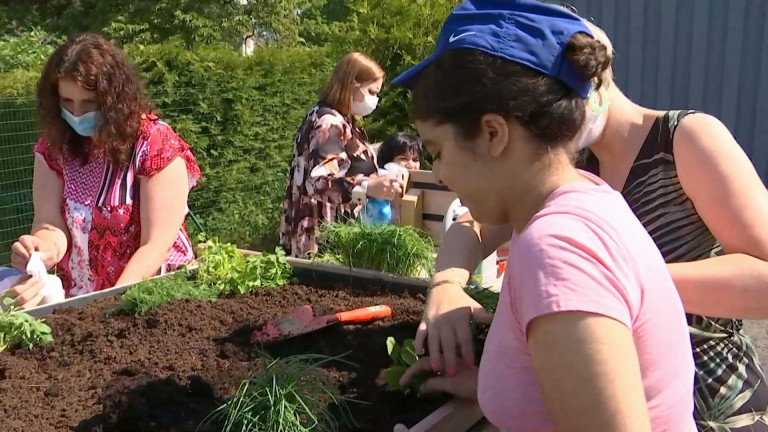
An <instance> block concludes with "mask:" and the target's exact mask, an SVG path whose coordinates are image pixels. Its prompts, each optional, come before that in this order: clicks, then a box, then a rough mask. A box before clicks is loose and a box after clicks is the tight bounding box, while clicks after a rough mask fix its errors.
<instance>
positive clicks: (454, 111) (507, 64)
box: [412, 33, 612, 148]
mask: <svg viewBox="0 0 768 432" xmlns="http://www.w3.org/2000/svg"><path fill="white" fill-rule="evenodd" d="M563 57H564V61H568V62H569V63H570V65H571V66H572V68H573V69H574V70H575V71H576V72H577V73H578V74H580V75H581V77H582V78H583V79H584V80H585V81H595V82H596V85H597V86H600V85H602V83H603V78H604V76H605V75H604V74H605V72H606V71H609V70H610V67H611V61H612V58H611V52H610V50H609V48H608V47H606V46H605V45H604V44H603V43H601V42H600V41H599V40H596V39H594V38H592V37H591V36H589V35H588V34H584V33H577V34H574V35H573V36H572V37H571V39H570V40H569V41H568V43H567V45H566V46H565V49H564V52H563ZM412 113H413V116H414V119H415V120H421V121H433V122H436V123H438V124H451V125H453V126H454V127H456V128H457V129H458V131H459V132H460V133H461V134H462V135H463V137H464V138H465V139H467V140H471V139H474V138H476V137H477V134H478V133H479V132H480V119H481V117H482V116H483V115H485V114H489V113H493V114H498V115H501V116H502V117H504V118H506V119H510V120H511V119H514V120H515V121H516V122H518V123H519V124H520V125H521V126H523V127H524V128H525V129H526V130H528V131H529V132H531V134H532V135H533V136H534V137H535V138H536V139H537V140H538V141H539V143H540V144H541V145H542V146H544V147H546V148H554V147H559V146H564V145H565V144H566V143H568V142H569V141H570V140H572V139H573V138H574V137H575V136H576V134H577V133H578V132H579V129H580V128H581V125H582V124H583V122H584V99H582V98H581V97H580V96H579V94H577V93H576V91H574V90H573V89H571V88H570V87H568V86H567V85H566V84H565V83H564V82H562V81H560V80H559V79H557V78H553V77H550V76H549V75H546V74H544V73H541V72H539V71H537V70H534V69H532V68H530V67H528V66H525V65H523V64H521V63H517V62H513V61H510V60H506V59H504V58H501V57H498V56H494V55H491V54H488V53H485V52H483V51H480V50H475V49H470V48H458V49H453V50H449V51H446V52H444V53H443V54H441V55H440V56H439V57H438V58H437V59H435V60H434V61H433V62H432V63H431V64H430V65H429V66H427V67H426V68H425V69H424V70H423V71H422V72H421V73H420V74H419V76H418V78H417V81H416V83H415V85H414V86H413V110H412Z"/></svg>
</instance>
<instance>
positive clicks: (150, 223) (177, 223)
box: [116, 157, 189, 285]
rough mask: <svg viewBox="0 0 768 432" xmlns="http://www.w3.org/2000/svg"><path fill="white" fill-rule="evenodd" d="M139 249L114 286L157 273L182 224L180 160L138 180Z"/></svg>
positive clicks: (184, 182) (183, 204) (183, 190)
mask: <svg viewBox="0 0 768 432" xmlns="http://www.w3.org/2000/svg"><path fill="white" fill-rule="evenodd" d="M139 187H140V190H139V193H140V194H141V215H140V217H141V246H139V249H138V250H136V252H135V253H134V254H133V256H132V257H131V259H130V260H129V261H128V264H127V265H126V266H125V269H124V270H123V273H122V274H121V275H120V278H119V279H118V280H117V284H116V285H125V284H130V283H135V282H139V281H141V280H142V279H145V278H148V277H152V276H154V275H156V274H157V273H158V271H159V270H160V266H161V265H162V264H163V261H165V259H166V258H168V254H169V253H170V250H171V247H173V243H174V242H175V241H176V237H177V236H178V235H179V229H181V224H182V223H183V221H184V215H185V212H186V208H187V197H188V195H189V188H188V184H187V167H186V164H185V162H184V160H183V159H182V158H180V157H178V158H176V159H174V160H173V162H171V163H170V164H169V165H168V166H167V167H165V168H164V169H163V170H162V171H160V172H158V173H157V174H155V175H153V176H152V177H149V178H140V179H139Z"/></svg>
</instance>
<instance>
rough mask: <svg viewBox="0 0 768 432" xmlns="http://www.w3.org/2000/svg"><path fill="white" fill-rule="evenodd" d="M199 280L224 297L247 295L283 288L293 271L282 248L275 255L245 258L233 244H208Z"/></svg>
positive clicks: (198, 276)
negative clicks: (258, 291) (259, 290)
mask: <svg viewBox="0 0 768 432" xmlns="http://www.w3.org/2000/svg"><path fill="white" fill-rule="evenodd" d="M199 261H200V267H199V268H198V273H197V279H198V280H199V281H200V283H202V284H205V285H207V286H210V287H212V288H214V289H215V290H216V291H217V292H220V293H222V294H246V293H249V292H251V291H253V290H255V289H258V288H279V287H281V286H283V285H285V284H286V283H288V281H289V280H290V277H291V274H292V273H293V268H292V267H291V265H290V264H288V261H287V260H286V259H285V252H284V251H283V250H282V248H279V247H278V248H275V253H274V254H270V253H262V254H260V255H252V256H245V255H243V254H242V253H241V252H240V251H239V250H237V247H235V245H233V244H229V243H219V242H217V241H213V240H208V241H207V242H205V247H204V248H202V250H201V253H200V260H199Z"/></svg>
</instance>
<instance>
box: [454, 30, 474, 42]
mask: <svg viewBox="0 0 768 432" xmlns="http://www.w3.org/2000/svg"><path fill="white" fill-rule="evenodd" d="M475 33H476V32H466V33H462V34H460V35H458V36H456V34H455V33H454V34H452V35H451V37H449V38H448V43H453V41H455V40H456V39H461V38H463V37H464V36H469V35H473V34H475Z"/></svg>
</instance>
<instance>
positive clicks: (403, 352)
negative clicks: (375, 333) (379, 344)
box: [384, 336, 431, 393]
mask: <svg viewBox="0 0 768 432" xmlns="http://www.w3.org/2000/svg"><path fill="white" fill-rule="evenodd" d="M413 343H414V341H413V339H406V340H404V341H403V343H402V344H399V345H398V343H397V341H396V340H395V338H393V337H391V336H390V337H388V338H387V353H389V358H391V359H392V367H390V368H389V369H387V370H386V371H384V380H385V381H386V382H387V387H389V388H390V389H391V390H403V392H405V393H408V392H410V391H411V389H418V388H419V387H420V386H421V384H422V383H423V382H424V381H426V380H427V379H428V378H429V377H430V376H431V374H430V373H425V374H420V375H418V376H416V377H415V378H414V379H413V380H411V382H410V383H409V384H408V386H407V387H405V388H403V387H401V386H400V378H401V377H402V376H403V374H404V373H405V371H406V370H407V369H408V368H409V367H411V366H413V365H414V364H416V362H418V361H419V355H418V354H416V348H414V345H413Z"/></svg>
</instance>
